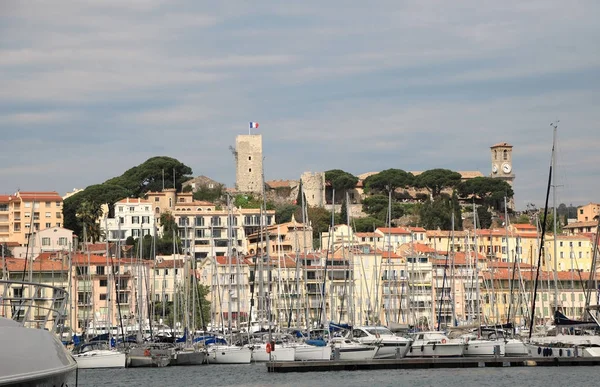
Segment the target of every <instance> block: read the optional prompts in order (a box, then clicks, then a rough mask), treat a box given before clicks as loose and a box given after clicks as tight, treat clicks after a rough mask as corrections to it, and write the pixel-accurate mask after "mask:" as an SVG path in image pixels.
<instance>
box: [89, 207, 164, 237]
mask: <svg viewBox="0 0 600 387" xmlns="http://www.w3.org/2000/svg"><path fill="white" fill-rule="evenodd" d="M155 224H156V219H155V216H154V211H153V210H152V206H151V204H150V202H149V201H148V200H145V199H140V198H127V199H123V200H120V201H118V202H116V203H115V217H114V218H107V219H106V222H103V223H102V224H101V225H100V227H102V228H105V227H106V228H107V233H106V235H107V238H108V240H109V241H117V240H121V241H125V240H126V239H127V238H129V237H133V238H139V237H140V236H145V235H154V225H155ZM157 233H160V230H159V229H157Z"/></svg>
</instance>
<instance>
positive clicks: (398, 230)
mask: <svg viewBox="0 0 600 387" xmlns="http://www.w3.org/2000/svg"><path fill="white" fill-rule="evenodd" d="M375 231H380V232H382V233H383V234H391V235H406V234H409V235H410V230H407V229H405V228H404V227H391V228H390V227H378V228H377V230H375Z"/></svg>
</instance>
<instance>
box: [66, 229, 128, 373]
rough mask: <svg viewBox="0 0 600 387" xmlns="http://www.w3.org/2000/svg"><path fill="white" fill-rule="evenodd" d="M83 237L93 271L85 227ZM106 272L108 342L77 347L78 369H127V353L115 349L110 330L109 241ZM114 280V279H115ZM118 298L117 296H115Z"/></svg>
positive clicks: (89, 343)
mask: <svg viewBox="0 0 600 387" xmlns="http://www.w3.org/2000/svg"><path fill="white" fill-rule="evenodd" d="M107 234H108V228H107ZM83 235H84V243H85V244H86V251H87V257H88V270H89V269H91V266H90V265H89V263H90V262H89V261H90V250H89V246H88V245H87V240H86V239H85V238H86V229H85V227H84V230H83ZM106 246H107V247H106V271H107V273H106V274H107V287H106V288H107V290H108V295H107V298H106V300H107V301H106V302H107V311H108V312H107V319H106V320H107V326H108V327H109V328H108V341H91V342H84V343H83V344H80V345H78V346H76V347H75V348H74V349H73V351H72V355H73V358H74V359H75V361H76V362H77V367H78V368H82V369H84V368H125V363H126V361H127V356H126V355H125V353H123V352H121V351H118V350H117V349H116V348H114V343H115V340H113V338H112V329H111V328H110V327H111V326H112V315H111V310H112V303H111V301H112V300H113V297H111V293H112V286H111V274H112V270H113V265H112V264H109V261H108V260H109V257H108V255H109V254H110V249H109V248H108V239H107V241H106ZM113 280H114V279H113ZM90 282H91V274H90ZM115 296H116V294H115ZM91 298H92V299H91V301H92V304H93V302H94V299H93V294H92V297H91ZM92 310H94V308H92Z"/></svg>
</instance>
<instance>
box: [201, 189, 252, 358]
mask: <svg viewBox="0 0 600 387" xmlns="http://www.w3.org/2000/svg"><path fill="white" fill-rule="evenodd" d="M227 208H228V211H231V200H230V197H229V195H228V196H227ZM231 219H232V216H231V213H230V212H229V215H228V221H227V223H228V238H227V241H228V242H227V244H228V254H227V255H228V257H227V259H228V263H229V265H228V271H229V273H228V275H227V276H225V277H226V278H228V279H229V284H228V295H229V307H228V309H227V315H228V318H229V319H231V314H232V313H231V309H232V306H231V296H232V289H231V275H232V273H231V270H232V265H231V263H232V262H231V260H232V252H231V238H232V228H231V225H232V221H231ZM210 235H211V237H210V244H211V256H212V259H213V281H214V282H215V283H217V286H216V287H214V288H215V289H216V291H217V293H219V297H218V299H219V303H220V310H221V323H223V302H222V298H221V296H220V295H221V291H220V289H219V287H220V286H218V280H219V273H218V265H217V257H216V256H215V254H214V243H215V242H214V240H213V235H214V233H213V229H212V228H211V233H210ZM235 282H236V284H237V283H239V282H238V281H235ZM213 302H214V301H213ZM213 317H214V316H213ZM212 326H215V322H214V321H213V324H212ZM206 349H207V354H208V356H207V361H208V363H215V364H248V363H250V362H251V360H252V350H251V349H250V348H248V347H247V346H236V345H233V333H232V329H231V323H230V324H229V342H227V340H225V339H224V338H219V339H218V340H217V339H215V340H213V343H211V344H209V345H207V348H206Z"/></svg>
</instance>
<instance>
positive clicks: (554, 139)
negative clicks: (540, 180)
mask: <svg viewBox="0 0 600 387" xmlns="http://www.w3.org/2000/svg"><path fill="white" fill-rule="evenodd" d="M558 122H559V121H556V123H552V124H551V126H552V128H553V136H552V219H553V233H554V252H553V253H552V255H553V257H554V259H553V261H554V310H555V311H556V310H558V247H557V243H558V241H557V238H558V234H557V232H556V177H555V176H556V129H557V128H558ZM545 226H546V225H545V224H544V227H545Z"/></svg>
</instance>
